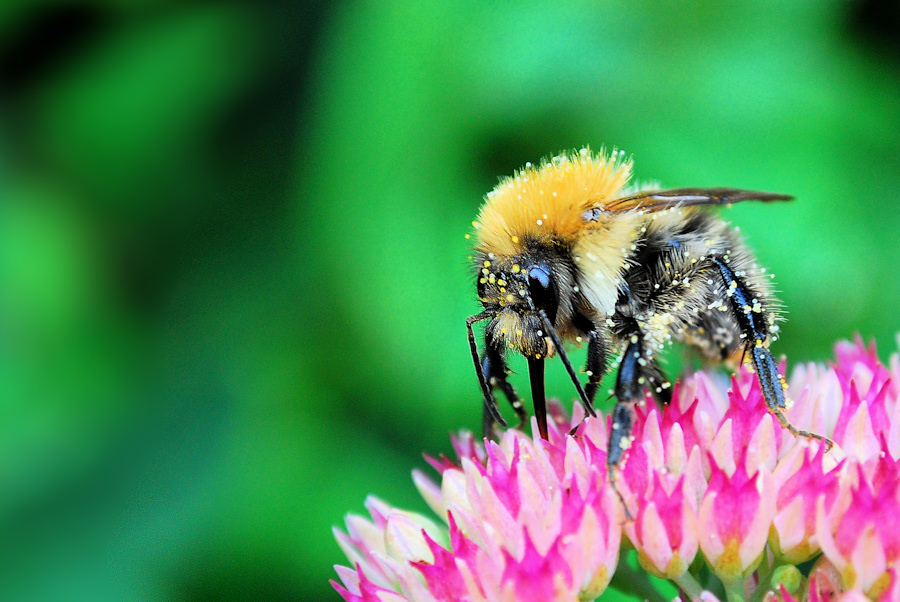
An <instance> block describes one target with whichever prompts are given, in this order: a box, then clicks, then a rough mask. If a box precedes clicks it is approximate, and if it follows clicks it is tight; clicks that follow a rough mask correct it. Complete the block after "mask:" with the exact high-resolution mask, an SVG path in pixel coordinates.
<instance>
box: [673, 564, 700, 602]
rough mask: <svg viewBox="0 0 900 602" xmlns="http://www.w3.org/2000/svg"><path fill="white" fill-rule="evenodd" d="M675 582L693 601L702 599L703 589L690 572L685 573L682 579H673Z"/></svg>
mask: <svg viewBox="0 0 900 602" xmlns="http://www.w3.org/2000/svg"><path fill="white" fill-rule="evenodd" d="M673 581H674V582H675V583H676V584H677V585H678V587H680V588H681V589H682V591H684V593H686V594H687V595H688V597H689V598H690V599H691V600H697V599H699V598H700V594H701V593H703V587H701V585H700V584H699V583H698V582H697V580H696V579H694V577H693V575H691V574H690V573H689V572H687V571H685V572H684V574H683V575H681V577H677V578H675V579H673Z"/></svg>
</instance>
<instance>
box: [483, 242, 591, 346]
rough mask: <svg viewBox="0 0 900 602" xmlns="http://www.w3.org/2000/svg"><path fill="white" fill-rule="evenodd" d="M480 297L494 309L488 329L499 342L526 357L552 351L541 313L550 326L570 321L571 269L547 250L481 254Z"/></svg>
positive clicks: (487, 331) (487, 308)
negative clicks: (541, 312)
mask: <svg viewBox="0 0 900 602" xmlns="http://www.w3.org/2000/svg"><path fill="white" fill-rule="evenodd" d="M477 268H478V272H479V273H478V285H477V287H478V298H479V300H480V301H481V303H482V304H483V305H484V307H485V309H486V310H488V311H492V312H494V317H493V319H492V320H491V322H490V323H489V324H488V327H487V330H486V333H487V335H488V338H489V339H490V340H493V341H494V342H495V344H497V345H502V346H505V347H510V348H513V349H516V350H518V351H519V352H520V353H522V354H523V355H524V356H526V357H545V356H547V355H552V353H553V349H552V345H548V343H547V337H548V334H547V333H545V332H543V330H544V327H543V326H542V324H543V322H542V320H541V317H540V315H539V313H538V312H539V311H543V312H544V313H545V314H546V315H547V318H548V319H549V320H550V323H551V324H558V323H560V322H563V321H566V320H568V318H569V316H570V314H571V311H572V297H573V294H572V293H571V292H569V293H567V292H566V291H571V290H572V289H573V280H574V277H573V274H572V270H571V268H570V267H569V266H568V265H567V264H566V263H565V262H564V261H563V260H562V259H561V257H559V256H558V255H553V254H550V253H548V252H546V250H543V252H534V251H532V252H531V253H524V254H521V255H517V256H514V257H496V256H494V257H491V255H490V254H484V255H483V256H481V257H479V264H478V265H477Z"/></svg>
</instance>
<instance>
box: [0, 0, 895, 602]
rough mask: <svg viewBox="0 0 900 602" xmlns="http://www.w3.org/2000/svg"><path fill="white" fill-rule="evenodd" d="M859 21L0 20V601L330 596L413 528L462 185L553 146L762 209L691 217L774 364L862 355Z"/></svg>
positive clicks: (877, 286)
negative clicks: (716, 250) (386, 535)
mask: <svg viewBox="0 0 900 602" xmlns="http://www.w3.org/2000/svg"><path fill="white" fill-rule="evenodd" d="M877 7H878V3H877V2H861V3H855V4H854V3H838V2H823V3H794V4H792V5H788V4H787V3H776V2H744V3H740V4H735V3H729V4H724V3H716V2H697V3H693V4H690V5H687V4H679V5H676V4H661V3H655V2H632V3H628V4H625V3H611V2H561V3H553V4H552V5H548V4H546V3H534V4H529V3H512V2H510V3H490V4H489V3H472V4H462V3H445V2H416V3H387V2H368V3H367V2H344V3H330V4H329V3H304V2H301V1H300V0H297V1H296V2H288V1H287V0H280V1H277V2H273V3H269V4H265V5H263V4H259V3H255V2H250V1H248V0H242V1H238V0H235V1H231V2H224V3H213V4H210V3H200V2H196V3H191V2H183V3H178V2H162V3H150V2H131V3H126V2H120V3H117V2H111V1H109V0H107V1H102V0H94V1H89V0H85V1H81V2H78V1H70V2H66V3H58V2H49V1H47V2H21V1H19V2H10V3H5V4H4V7H3V9H0V529H2V531H0V533H2V537H0V541H2V542H3V543H2V544H0V599H3V600H6V599H10V600H223V599H224V600H238V599H240V600H257V599H258V600H270V599H274V600H296V599H310V600H318V599H336V595H335V594H333V592H332V591H331V590H330V587H329V586H328V584H327V580H328V579H330V578H333V577H334V573H333V570H332V568H331V565H332V564H334V563H340V562H343V558H342V556H341V554H340V551H339V549H338V548H337V546H336V544H335V543H334V541H333V538H332V535H331V527H332V526H335V525H340V524H341V522H342V519H343V516H344V514H345V513H347V512H350V511H353V512H361V511H362V510H363V506H362V504H363V501H364V499H365V496H366V495H368V494H375V495H378V496H379V497H382V498H384V499H386V500H387V501H389V502H391V503H394V504H397V505H400V506H403V507H405V508H410V509H414V510H422V511H424V510H425V505H424V503H423V502H422V501H421V500H419V499H418V495H417V494H416V492H415V490H414V488H413V486H412V482H411V479H410V476H409V472H410V470H411V469H412V468H414V467H422V466H423V465H424V462H423V460H422V458H421V453H422V452H423V451H425V452H428V453H431V454H438V453H441V452H448V451H449V443H448V437H447V435H448V433H449V432H452V431H455V430H457V429H459V428H463V427H467V428H477V427H478V424H479V420H480V409H479V392H478V387H477V384H476V382H475V378H474V375H473V373H472V367H471V364H470V358H469V356H468V349H467V344H466V340H465V327H464V324H463V323H464V320H465V317H466V316H468V315H471V314H472V313H474V312H475V311H476V310H477V307H476V305H477V304H476V302H475V299H474V291H473V287H472V282H471V277H470V275H469V274H468V272H467V268H466V256H467V254H468V251H467V241H466V240H465V239H464V234H465V233H466V232H468V231H469V229H470V227H471V226H470V224H471V221H472V219H473V217H474V216H475V214H476V212H477V209H478V206H479V204H480V202H481V198H482V195H483V194H484V193H485V192H486V191H487V190H489V189H490V188H491V187H492V186H493V185H494V184H495V183H496V181H497V177H498V176H501V175H504V174H509V173H511V171H512V170H513V169H515V168H517V167H519V166H521V165H522V164H524V163H525V162H526V161H532V162H535V161H537V160H539V159H540V158H541V157H542V156H546V155H548V154H552V153H555V152H557V151H559V150H563V149H566V148H572V147H580V146H582V145H585V144H589V145H591V146H592V147H594V148H599V147H600V146H602V145H607V146H616V147H619V148H623V149H625V150H626V151H627V152H628V153H629V154H631V155H633V157H634V159H635V162H636V163H635V164H636V173H637V177H638V178H639V179H641V180H657V181H660V182H662V183H663V184H665V185H668V186H673V187H674V186H689V185H694V186H714V185H728V186H738V187H744V188H750V189H762V190H774V191H779V192H787V193H790V194H793V195H795V196H796V197H797V201H796V202H793V203H790V204H773V205H762V204H752V203H747V204H743V205H741V206H736V207H735V208H733V209H726V210H724V211H725V213H726V215H727V217H728V219H729V220H731V221H733V222H734V223H735V224H736V225H739V226H740V228H741V230H742V231H743V232H744V234H745V235H746V238H747V239H748V241H749V243H750V245H751V246H752V247H754V248H755V249H756V250H757V251H758V254H759V257H760V259H761V261H762V263H764V264H765V265H766V266H768V267H769V268H770V269H771V271H773V272H774V273H775V274H776V275H777V284H778V288H779V289H780V290H781V291H783V293H782V299H783V301H784V303H785V306H786V307H787V312H788V322H787V323H786V324H785V326H784V329H783V337H782V339H781V340H780V341H779V342H778V343H777V346H776V347H775V350H776V351H777V352H780V353H785V354H787V356H788V357H789V360H790V361H791V362H799V361H804V360H808V359H816V360H821V359H826V358H828V357H829V355H830V353H831V351H830V348H831V345H832V344H833V342H834V341H835V340H836V339H839V338H845V337H851V336H853V335H854V333H857V332H858V333H860V334H862V336H864V337H865V338H871V337H875V338H877V339H878V341H879V343H880V345H881V353H882V355H883V356H887V354H888V353H889V352H891V351H892V350H893V349H894V348H895V346H896V344H895V338H894V337H895V333H896V332H897V330H898V329H900V319H898V317H897V311H896V309H895V306H894V299H896V298H897V297H898V295H900V278H898V277H897V275H896V273H897V270H896V266H897V265H898V263H900V245H898V244H897V236H898V233H900V213H898V212H897V211H896V207H897V205H898V201H900V169H898V168H900V52H898V48H897V46H896V42H895V41H893V40H896V39H898V38H897V37H896V36H893V34H891V35H887V34H885V33H884V23H881V22H880V21H879V14H878V13H877ZM873 11H875V12H873ZM873 15H874V16H873ZM886 18H887V17H885V19H886ZM888 26H890V21H888ZM888 33H890V32H888ZM893 33H894V34H896V33H897V32H893ZM892 36H893V37H892ZM582 353H583V352H582ZM579 357H580V356H579ZM673 364H677V361H673ZM550 378H551V384H550V385H549V387H550V390H551V392H554V391H558V392H559V393H558V394H559V395H562V396H563V397H568V396H570V395H571V392H570V390H569V388H567V386H566V381H565V375H564V374H563V373H562V370H561V369H560V367H559V366H551V374H550ZM518 384H519V386H520V388H526V387H525V383H518Z"/></svg>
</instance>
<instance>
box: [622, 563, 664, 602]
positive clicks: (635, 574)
mask: <svg viewBox="0 0 900 602" xmlns="http://www.w3.org/2000/svg"><path fill="white" fill-rule="evenodd" d="M625 557H626V555H625V554H623V555H622V556H621V557H620V558H619V565H618V566H617V567H616V572H615V573H613V577H612V580H611V581H610V583H609V586H610V587H612V588H614V589H617V590H619V591H620V592H622V593H624V594H630V595H632V596H635V597H637V598H639V599H641V600H649V601H650V602H666V598H665V597H664V596H663V595H662V594H661V593H659V591H658V590H657V589H656V588H655V587H653V585H651V584H650V582H649V581H647V573H646V572H644V571H639V570H637V569H635V568H634V567H632V566H631V565H630V564H629V563H628V562H627V561H626V560H625Z"/></svg>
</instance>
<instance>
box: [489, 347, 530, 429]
mask: <svg viewBox="0 0 900 602" xmlns="http://www.w3.org/2000/svg"><path fill="white" fill-rule="evenodd" d="M481 371H482V373H483V374H484V380H485V381H486V382H487V384H488V386H490V387H491V389H500V390H501V391H503V395H505V396H506V399H507V400H508V401H509V405H511V406H512V409H513V410H514V411H515V412H516V417H518V419H519V424H518V425H517V426H516V428H518V429H522V428H523V427H524V426H525V425H526V424H527V422H528V412H527V411H526V410H525V406H524V405H522V400H521V399H520V398H519V395H518V394H517V393H516V390H515V388H513V386H512V385H511V384H509V381H508V380H507V379H506V377H507V376H508V375H509V367H508V366H507V365H506V360H505V359H504V358H503V354H502V353H501V352H500V351H499V350H498V349H496V347H494V346H492V345H488V346H487V348H486V351H485V354H484V359H483V360H482V362H481ZM488 418H490V419H491V421H493V416H492V415H491V414H490V412H488V411H487V408H485V413H484V419H485V420H487V419H488Z"/></svg>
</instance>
